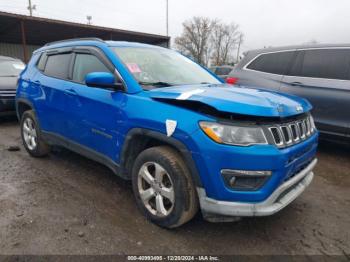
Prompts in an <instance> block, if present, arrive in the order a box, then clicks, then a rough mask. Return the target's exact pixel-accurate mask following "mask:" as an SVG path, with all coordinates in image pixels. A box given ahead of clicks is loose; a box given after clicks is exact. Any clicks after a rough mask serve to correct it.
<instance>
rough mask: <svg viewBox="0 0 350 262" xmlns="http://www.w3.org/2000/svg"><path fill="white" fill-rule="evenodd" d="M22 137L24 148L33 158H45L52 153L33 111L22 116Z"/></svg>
mask: <svg viewBox="0 0 350 262" xmlns="http://www.w3.org/2000/svg"><path fill="white" fill-rule="evenodd" d="M21 136H22V141H23V145H24V148H25V149H26V150H27V152H28V153H29V154H30V155H31V156H33V157H43V156H46V155H47V154H48V153H49V152H50V146H49V145H48V144H47V143H46V142H45V141H44V140H43V138H42V137H41V133H40V129H39V125H38V123H37V121H36V118H35V114H34V111H33V110H29V111H25V112H24V113H23V115H22V118H21Z"/></svg>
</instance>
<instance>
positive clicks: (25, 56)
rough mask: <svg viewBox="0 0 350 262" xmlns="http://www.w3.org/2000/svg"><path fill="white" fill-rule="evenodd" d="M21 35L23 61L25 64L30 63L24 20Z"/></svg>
mask: <svg viewBox="0 0 350 262" xmlns="http://www.w3.org/2000/svg"><path fill="white" fill-rule="evenodd" d="M21 33H22V49H23V60H24V62H25V63H27V62H28V54H27V43H26V32H25V28H24V21H23V20H21Z"/></svg>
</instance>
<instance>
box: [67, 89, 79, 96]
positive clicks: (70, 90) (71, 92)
mask: <svg viewBox="0 0 350 262" xmlns="http://www.w3.org/2000/svg"><path fill="white" fill-rule="evenodd" d="M64 93H65V94H66V95H70V96H76V95H77V92H75V90H74V89H65V90H64Z"/></svg>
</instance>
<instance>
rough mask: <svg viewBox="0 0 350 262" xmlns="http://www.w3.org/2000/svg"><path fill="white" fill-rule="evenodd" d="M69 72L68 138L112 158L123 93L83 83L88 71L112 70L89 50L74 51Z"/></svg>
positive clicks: (117, 145) (115, 152) (114, 156)
mask: <svg viewBox="0 0 350 262" xmlns="http://www.w3.org/2000/svg"><path fill="white" fill-rule="evenodd" d="M74 59H75V62H74V66H73V71H72V81H73V83H72V93H74V94H72V96H74V103H72V104H71V108H70V114H71V116H70V117H69V119H70V120H71V121H70V123H69V133H70V139H71V140H73V141H74V142H76V143H78V144H80V145H83V146H85V147H88V148H89V149H92V150H93V151H95V152H98V153H101V154H103V155H105V156H108V157H109V158H110V159H112V160H115V158H116V156H117V152H118V149H119V145H120V141H119V139H120V138H119V133H120V132H118V129H119V122H120V120H121V119H122V118H123V114H122V110H121V108H122V107H123V104H124V103H125V99H126V94H125V93H123V92H119V91H112V90H108V89H103V88H95V87H88V86H87V85H85V76H86V75H87V74H88V73H91V72H111V71H112V69H111V68H109V66H108V65H106V64H105V62H103V61H102V60H101V59H100V58H99V57H98V56H96V55H94V54H92V53H76V54H75V56H74Z"/></svg>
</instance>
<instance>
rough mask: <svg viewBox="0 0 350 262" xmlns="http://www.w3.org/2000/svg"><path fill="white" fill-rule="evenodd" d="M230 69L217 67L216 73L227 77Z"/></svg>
mask: <svg viewBox="0 0 350 262" xmlns="http://www.w3.org/2000/svg"><path fill="white" fill-rule="evenodd" d="M231 70H232V69H231V68H229V67H218V68H217V69H216V73H217V74H218V75H228V74H229V73H230V72H231Z"/></svg>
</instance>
